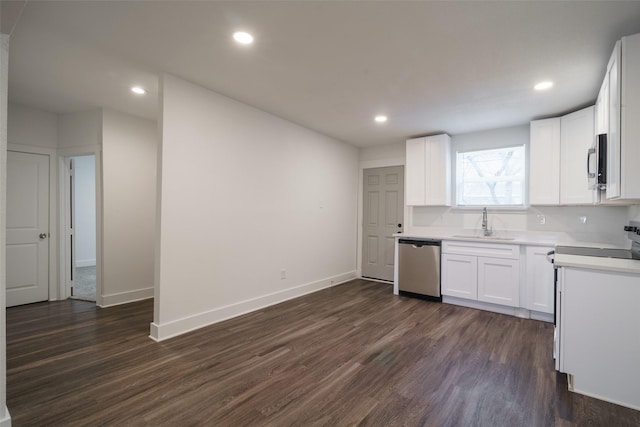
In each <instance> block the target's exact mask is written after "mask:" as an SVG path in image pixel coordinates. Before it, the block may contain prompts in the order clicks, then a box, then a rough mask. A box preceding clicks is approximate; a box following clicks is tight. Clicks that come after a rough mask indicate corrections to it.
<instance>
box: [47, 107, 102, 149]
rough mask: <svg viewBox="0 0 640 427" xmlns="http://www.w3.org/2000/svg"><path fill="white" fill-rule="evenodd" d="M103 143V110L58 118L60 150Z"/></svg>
mask: <svg viewBox="0 0 640 427" xmlns="http://www.w3.org/2000/svg"><path fill="white" fill-rule="evenodd" d="M101 143H102V110H100V109H94V110H88V111H80V112H77V113H69V114H60V115H59V116H58V148H69V147H83V146H93V145H100V144H101Z"/></svg>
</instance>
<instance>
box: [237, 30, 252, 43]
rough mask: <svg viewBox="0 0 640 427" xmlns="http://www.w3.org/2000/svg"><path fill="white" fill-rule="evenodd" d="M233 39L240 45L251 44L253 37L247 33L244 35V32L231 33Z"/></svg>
mask: <svg viewBox="0 0 640 427" xmlns="http://www.w3.org/2000/svg"><path fill="white" fill-rule="evenodd" d="M233 39H234V40H235V41H237V42H238V43H242V44H251V43H253V36H252V35H251V34H249V33H245V32H244V31H237V32H235V33H233Z"/></svg>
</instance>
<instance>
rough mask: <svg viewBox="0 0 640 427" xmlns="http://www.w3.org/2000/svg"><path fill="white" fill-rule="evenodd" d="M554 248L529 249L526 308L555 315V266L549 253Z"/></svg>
mask: <svg viewBox="0 0 640 427" xmlns="http://www.w3.org/2000/svg"><path fill="white" fill-rule="evenodd" d="M551 250H553V248H544V247H536V246H529V247H527V279H526V289H527V301H526V308H527V309H529V310H534V311H539V312H542V313H553V264H551V263H550V262H549V261H548V260H547V252H549V251H551Z"/></svg>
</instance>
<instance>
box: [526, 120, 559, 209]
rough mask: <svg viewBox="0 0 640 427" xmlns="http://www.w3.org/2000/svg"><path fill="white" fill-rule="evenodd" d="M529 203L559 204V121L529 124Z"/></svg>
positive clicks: (538, 121) (540, 121)
mask: <svg viewBox="0 0 640 427" xmlns="http://www.w3.org/2000/svg"><path fill="white" fill-rule="evenodd" d="M530 132H531V134H530V146H529V159H530V160H529V176H530V179H529V203H531V204H532V205H557V204H559V203H560V118H559V117H558V118H553V119H546V120H536V121H533V122H531V127H530Z"/></svg>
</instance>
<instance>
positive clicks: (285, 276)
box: [280, 268, 287, 280]
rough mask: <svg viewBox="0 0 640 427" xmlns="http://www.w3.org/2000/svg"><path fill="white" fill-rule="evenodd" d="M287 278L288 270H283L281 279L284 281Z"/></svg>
mask: <svg viewBox="0 0 640 427" xmlns="http://www.w3.org/2000/svg"><path fill="white" fill-rule="evenodd" d="M286 278H287V270H285V269H284V268H283V269H282V270H280V279H281V280H284V279H286Z"/></svg>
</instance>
